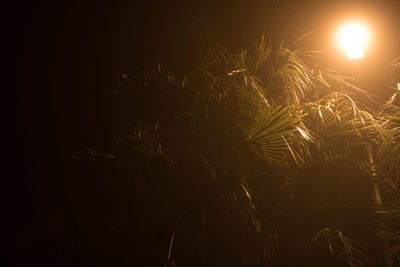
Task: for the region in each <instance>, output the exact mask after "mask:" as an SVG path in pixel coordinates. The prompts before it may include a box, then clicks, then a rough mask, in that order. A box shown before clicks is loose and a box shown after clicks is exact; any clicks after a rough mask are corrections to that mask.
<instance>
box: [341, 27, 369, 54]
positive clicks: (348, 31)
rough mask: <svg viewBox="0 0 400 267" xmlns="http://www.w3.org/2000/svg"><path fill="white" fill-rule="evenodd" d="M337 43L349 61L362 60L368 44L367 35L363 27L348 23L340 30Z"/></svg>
mask: <svg viewBox="0 0 400 267" xmlns="http://www.w3.org/2000/svg"><path fill="white" fill-rule="evenodd" d="M338 41H339V44H340V46H341V47H342V48H343V49H344V51H345V53H346V56H347V57H348V58H349V59H351V60H353V59H358V58H363V57H364V54H365V49H366V47H367V44H368V42H369V33H368V30H367V28H366V27H365V26H364V25H362V24H360V23H349V24H346V25H344V26H343V27H342V28H340V30H339V34H338Z"/></svg>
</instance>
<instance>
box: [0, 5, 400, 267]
mask: <svg viewBox="0 0 400 267" xmlns="http://www.w3.org/2000/svg"><path fill="white" fill-rule="evenodd" d="M272 2H274V3H271V1H261V0H259V1H239V0H233V1H225V0H223V1H155V0H152V1H118V2H116V1H96V2H92V3H90V2H86V1H82V2H75V1H66V2H65V3H59V2H41V3H28V4H26V3H12V4H5V5H4V8H3V11H2V13H3V16H2V17H3V18H2V21H3V22H2V24H3V28H4V33H5V38H4V39H3V42H4V43H5V44H6V45H7V46H8V47H7V49H5V50H3V53H4V56H5V57H6V58H7V59H9V62H8V61H7V63H6V69H7V72H6V74H7V75H6V76H7V77H6V81H7V84H8V83H9V85H7V86H5V87H7V88H4V90H5V91H8V92H11V96H8V95H7V96H6V97H5V98H4V100H3V101H4V102H5V104H6V105H4V106H5V107H6V108H5V111H4V112H3V113H4V115H5V117H6V119H7V120H4V124H6V123H7V124H6V125H5V126H4V129H5V130H6V131H7V132H8V133H10V134H11V138H12V139H6V140H5V143H6V146H10V147H11V149H10V153H8V154H7V157H8V158H9V159H10V160H9V161H7V162H6V164H8V165H9V167H11V172H9V174H7V175H4V176H3V177H2V179H3V181H4V185H5V186H3V188H4V189H5V192H4V194H3V205H4V209H3V210H4V212H5V213H4V214H5V216H4V226H3V227H2V231H3V234H2V236H3V237H4V238H1V239H2V240H1V253H0V255H1V257H2V260H3V261H4V262H5V263H7V264H10V265H15V266H32V265H35V264H34V263H36V262H41V264H43V265H46V264H48V265H50V264H51V265H55V266H57V265H60V262H64V263H67V262H69V260H70V255H71V254H69V252H68V251H67V250H68V249H69V248H71V246H72V245H71V243H73V240H72V239H73V238H71V236H74V233H76V232H79V231H82V232H85V231H84V230H82V229H81V230H79V229H80V228H79V227H81V228H82V227H83V228H84V226H82V225H84V224H85V223H86V225H89V226H86V227H87V228H88V229H97V228H96V227H98V228H99V229H100V228H101V227H100V226H99V225H106V224H110V221H112V220H113V218H117V217H118V216H119V215H118V214H117V215H116V214H113V211H112V207H108V208H107V205H108V204H107V203H108V202H107V200H105V199H104V196H109V195H110V194H111V193H110V194H107V193H105V194H103V193H104V190H107V189H105V183H103V182H102V180H101V179H103V178H104V179H106V178H105V177H102V174H101V173H100V174H98V176H97V178H96V179H97V180H93V179H94V178H93V177H95V176H96V175H93V174H91V172H90V171H87V173H85V172H82V171H80V172H74V171H73V170H70V169H69V168H68V166H69V164H70V162H71V156H72V155H74V154H76V153H78V151H79V150H80V149H81V148H84V147H91V148H96V149H100V150H103V151H112V128H111V124H112V123H111V119H112V116H111V103H110V96H111V91H112V87H113V85H114V83H115V81H116V79H117V77H118V76H117V74H118V73H126V74H127V75H128V76H129V75H133V74H134V73H136V72H137V71H139V70H145V71H151V70H154V69H155V68H156V66H157V63H158V62H160V64H161V66H162V67H164V68H166V69H168V70H170V71H173V72H177V73H187V72H191V71H193V70H194V69H195V68H196V66H197V65H198V64H199V63H200V62H201V59H202V57H203V56H204V55H205V54H206V53H207V51H208V49H210V48H211V47H210V46H212V44H214V43H215V42H217V41H222V42H224V43H226V44H227V46H228V47H229V48H230V49H231V50H232V51H233V52H235V51H238V50H239V49H240V48H245V47H246V46H248V45H250V44H252V43H253V42H255V41H256V40H257V39H258V38H259V37H260V36H261V33H262V32H263V30H264V29H265V25H266V24H267V21H268V19H271V18H275V19H278V20H279V21H280V22H282V23H276V24H275V25H276V26H274V27H275V28H274V27H272V28H273V29H274V31H273V34H274V35H276V36H277V37H278V38H279V37H281V34H282V31H281V28H280V27H284V25H285V23H286V22H287V24H288V25H289V28H290V27H291V26H290V25H293V27H292V29H293V31H295V32H302V33H307V32H311V31H313V34H312V35H311V36H310V37H309V38H308V39H306V40H305V41H303V42H302V43H301V45H302V46H303V47H305V48H307V49H312V50H323V51H326V52H327V53H325V54H323V55H321V57H320V58H319V59H318V60H319V61H318V62H312V64H314V63H318V64H319V65H322V66H324V67H327V68H334V69H337V70H338V71H339V72H344V73H347V74H352V73H353V74H354V68H355V67H354V66H353V65H354V64H353V63H349V62H348V61H347V60H346V58H345V57H344V56H343V55H342V54H341V53H340V52H339V51H338V50H337V48H336V46H335V45H334V44H333V39H332V38H333V37H332V36H333V33H334V31H335V27H337V25H338V24H339V23H340V21H342V20H343V19H346V18H348V17H351V16H353V15H355V16H357V17H360V18H364V19H365V20H366V21H368V23H369V24H370V25H373V26H372V27H373V32H374V37H373V40H374V42H373V45H372V47H371V52H370V53H369V54H368V55H367V56H368V57H366V58H365V59H364V62H363V64H362V67H361V75H363V77H364V79H365V80H364V82H363V84H364V85H365V87H366V88H367V89H368V90H370V91H371V92H373V93H375V94H377V95H379V96H380V97H382V98H385V97H387V96H388V95H389V94H390V91H389V90H388V89H385V88H388V87H389V86H390V84H391V81H390V80H388V79H387V77H388V75H389V74H388V73H389V72H388V70H389V69H388V66H389V62H390V61H391V60H393V59H394V58H395V57H397V56H400V49H399V48H400V37H399V36H400V31H399V29H400V17H399V16H400V15H399V14H400V8H399V6H400V4H399V3H398V1H291V2H293V3H294V6H293V7H292V8H291V9H290V10H289V9H287V8H285V5H283V4H282V3H280V2H279V1H272ZM288 10H289V11H290V12H289V11H288ZM291 21H292V22H291ZM293 21H295V23H293ZM299 22H300V23H299ZM291 23H292V24H291ZM272 37H275V36H272ZM9 140H13V141H9ZM5 173H6V172H4V174H5ZM103 176H105V174H104V173H103ZM124 186H125V185H124V183H123V182H121V184H119V185H115V187H114V188H113V189H110V190H111V191H112V190H114V191H112V192H113V193H112V194H114V193H115V194H118V190H121V188H123V187H124ZM99 192H100V193H99ZM102 201H103V202H102ZM117 202H118V201H117ZM117 202H115V203H117ZM118 203H119V202H118ZM99 214H100V215H99ZM84 216H87V218H86V217H85V218H86V219H82V217H84ZM96 216H97V217H96ZM85 220H86V221H85ZM82 221H85V223H82ZM88 221H89V222H90V223H87V222H88ZM91 223H94V224H91ZM96 223H97V226H95V225H96ZM77 229H78V230H77ZM93 231H94V232H96V231H95V230H93ZM103 232H104V231H103ZM106 232H107V231H106ZM106 234H107V233H106ZM122 254H123V253H122ZM116 257H118V255H117V256H116Z"/></svg>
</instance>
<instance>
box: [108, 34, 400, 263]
mask: <svg viewBox="0 0 400 267" xmlns="http://www.w3.org/2000/svg"><path fill="white" fill-rule="evenodd" d="M308 56H310V53H309V52H305V51H301V50H293V49H289V48H287V47H285V45H284V43H283V42H280V43H277V44H274V43H273V42H272V41H270V40H268V39H266V38H265V37H262V38H261V40H260V41H259V42H258V43H257V44H255V45H254V46H252V47H250V48H249V49H248V50H244V51H242V52H240V53H238V54H230V53H229V52H228V51H227V49H225V48H224V47H223V46H220V45H219V46H216V47H215V48H214V49H213V50H211V51H210V53H209V55H208V56H207V57H206V58H205V60H204V61H203V63H202V64H201V66H200V67H199V68H198V69H197V71H195V72H194V73H191V74H189V75H184V76H180V77H179V76H177V75H174V74H172V73H169V72H167V71H165V70H163V69H161V67H160V66H158V70H157V71H156V72H155V73H150V74H149V73H138V74H137V76H135V77H134V78H132V79H130V78H128V77H127V76H126V75H122V76H121V79H120V80H119V83H118V84H117V86H116V90H115V93H114V101H115V113H116V116H115V125H114V126H115V135H116V137H115V144H116V149H117V150H116V151H117V152H116V154H115V155H116V157H117V159H118V160H117V162H118V166H119V168H121V169H123V170H124V171H125V172H126V173H128V174H129V175H130V176H131V179H134V181H135V184H136V189H135V190H136V191H135V192H136V193H135V194H136V196H135V199H136V200H135V202H136V209H135V210H134V211H132V212H134V213H135V217H136V225H135V226H133V227H135V229H136V230H137V231H138V232H139V231H140V232H141V233H143V235H144V236H145V238H144V240H146V241H143V242H144V243H143V246H145V247H147V249H146V251H145V252H144V256H143V257H145V258H146V257H159V258H160V259H163V261H164V262H165V264H166V265H168V264H172V265H173V264H175V263H176V264H177V265H182V266H186V265H190V266H203V265H229V266H236V265H238V266H241V265H243V264H250V263H251V264H259V265H283V264H286V265H293V264H297V265H299V264H300V265H301V264H304V265H313V266H321V265H324V266H345V265H348V266H366V265H370V264H372V263H373V261H371V260H370V259H368V257H367V255H368V254H370V253H369V249H371V246H370V242H372V241H374V240H375V239H376V237H375V236H373V235H372V234H369V233H370V232H371V231H370V226H371V225H369V224H368V223H365V222H366V221H373V219H374V217H373V214H372V213H371V212H370V207H371V206H372V205H373V204H372V203H373V202H372V200H371V197H370V196H371V192H372V190H373V186H374V182H373V181H371V180H370V179H369V177H370V170H369V165H368V164H369V163H368V158H367V156H366V155H367V153H366V150H365V145H366V143H367V142H369V143H371V142H372V143H373V144H375V145H380V147H382V146H384V145H387V144H390V143H391V142H392V141H393V140H392V138H394V136H395V135H396V134H395V133H396V131H397V130H396V129H397V128H396V127H395V126H393V125H389V124H388V123H386V120H385V117H383V116H380V115H379V114H377V113H376V112H374V111H373V110H371V109H370V108H369V106H370V105H367V103H362V102H360V101H357V99H358V98H357V95H363V96H364V97H365V98H364V99H371V96H370V95H369V94H367V93H366V92H364V91H362V90H361V89H359V88H356V87H354V86H352V85H351V84H349V83H348V82H346V80H345V79H344V78H343V77H341V76H340V75H338V74H337V73H335V72H334V71H331V70H327V71H322V70H316V69H310V68H309V67H308V66H307V65H306V64H305V63H304V62H305V61H304V60H305V58H306V57H308ZM397 144H398V143H397ZM386 147H387V149H388V150H390V147H391V146H386ZM390 151H394V152H393V155H397V156H398V153H397V154H396V152H395V151H396V150H390ZM397 162H399V161H397ZM392 170H393V171H394V172H396V171H397V170H398V168H397V167H396V166H392ZM360 223H361V226H360ZM155 235H156V236H155ZM347 235H349V236H350V237H351V238H349V237H346V236H347ZM289 255H290V257H289Z"/></svg>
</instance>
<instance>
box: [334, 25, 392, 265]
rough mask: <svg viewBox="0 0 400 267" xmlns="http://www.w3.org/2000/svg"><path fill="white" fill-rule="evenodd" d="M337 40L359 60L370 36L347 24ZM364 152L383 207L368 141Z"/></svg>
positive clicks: (389, 262) (388, 262)
mask: <svg viewBox="0 0 400 267" xmlns="http://www.w3.org/2000/svg"><path fill="white" fill-rule="evenodd" d="M337 40H338V42H339V45H340V46H341V47H342V49H343V50H344V51H345V53H346V56H347V57H348V58H349V59H350V60H354V59H361V58H363V57H364V55H365V50H366V48H367V45H368V43H369V41H370V34H369V31H368V29H367V27H366V26H364V25H363V24H362V23H360V22H349V23H346V24H343V26H342V27H341V28H340V29H339V31H338V35H337ZM355 66H356V67H357V66H358V68H359V67H360V66H359V65H358V64H356V65H355ZM358 68H357V69H358ZM357 72H358V76H360V73H359V69H358V71H357ZM358 78H360V77H358ZM398 86H399V89H400V85H398ZM366 150H367V155H368V163H369V172H370V176H371V178H372V181H373V182H374V185H373V200H374V202H375V204H376V205H377V206H382V205H383V201H382V194H381V190H380V187H379V183H378V178H379V177H378V172H377V166H376V163H375V159H374V156H373V150H374V149H373V145H372V143H371V142H370V141H369V140H368V142H367V144H366ZM383 246H384V249H385V251H386V250H387V248H388V244H387V242H383ZM385 265H386V266H387V267H392V266H393V262H392V260H391V258H389V257H386V259H385Z"/></svg>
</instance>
